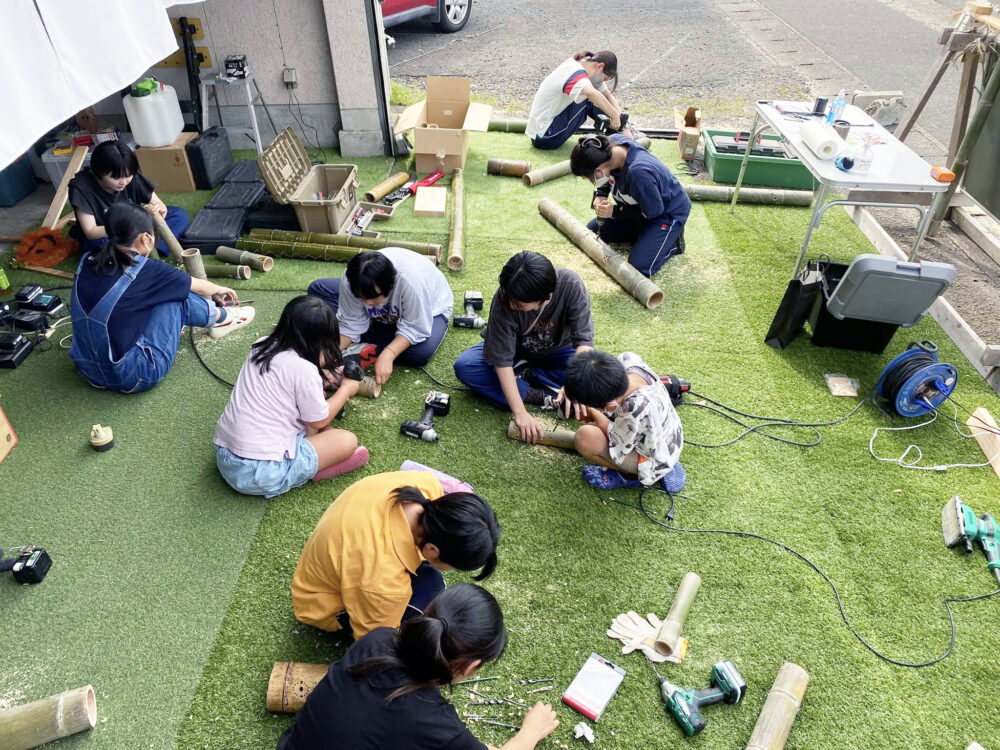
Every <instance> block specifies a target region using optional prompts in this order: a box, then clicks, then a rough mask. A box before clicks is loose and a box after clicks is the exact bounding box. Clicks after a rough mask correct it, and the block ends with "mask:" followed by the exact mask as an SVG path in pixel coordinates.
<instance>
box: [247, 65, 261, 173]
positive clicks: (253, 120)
mask: <svg viewBox="0 0 1000 750" xmlns="http://www.w3.org/2000/svg"><path fill="white" fill-rule="evenodd" d="M251 81H252V79H251V78H250V76H247V77H246V78H244V79H243V84H244V86H245V88H246V92H247V106H248V107H249V108H250V123H251V124H252V125H253V142H254V144H255V145H256V146H257V155H258V156H260V155H261V154H262V153H264V147H263V146H262V145H261V143H260V128H258V127H257V112H256V111H255V110H254V108H253V93H252V92H251V91H250V83H251Z"/></svg>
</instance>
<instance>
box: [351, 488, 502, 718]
mask: <svg viewBox="0 0 1000 750" xmlns="http://www.w3.org/2000/svg"><path fill="white" fill-rule="evenodd" d="M406 489H413V488H412V487H411V488H406ZM431 505H433V503H431ZM506 648H507V629H506V628H505V627H504V623H503V611H502V610H501V609H500V605H499V604H498V603H497V600H496V599H495V598H493V595H492V594H490V593H489V592H488V591H487V590H486V589H483V588H480V587H479V586H475V585H473V584H471V583H457V584H455V585H454V586H449V587H448V588H447V589H445V590H444V591H442V592H441V593H440V594H438V595H437V596H436V597H435V598H434V601H432V602H431V603H430V604H429V605H427V609H426V611H425V612H424V615H423V616H422V617H415V618H412V619H410V620H406V621H405V622H403V623H402V625H400V627H399V632H398V633H397V634H396V637H395V639H394V641H393V651H392V653H391V654H390V655H388V656H376V657H373V658H371V659H368V660H367V661H365V662H364V663H363V664H357V665H355V666H353V667H351V668H350V670H349V672H350V673H351V674H352V675H357V676H359V677H364V678H368V679H371V678H372V677H373V676H375V675H377V674H379V673H380V672H384V671H386V670H389V669H399V670H402V671H403V679H402V681H401V682H400V683H399V684H397V685H396V686H395V688H394V690H393V691H392V692H390V693H389V695H388V696H386V703H389V702H390V701H393V700H395V699H396V698H399V697H400V696H403V695H406V694H408V693H412V692H415V691H417V690H424V689H427V688H432V687H438V686H440V685H448V684H451V681H452V678H453V676H454V675H455V674H456V673H460V672H463V671H464V670H465V669H467V668H468V667H469V665H471V664H472V663H473V662H475V661H476V660H479V661H482V662H483V663H488V662H492V661H496V660H497V659H499V658H500V657H501V656H503V652H504V650H505V649H506Z"/></svg>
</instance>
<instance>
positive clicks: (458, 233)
mask: <svg viewBox="0 0 1000 750" xmlns="http://www.w3.org/2000/svg"><path fill="white" fill-rule="evenodd" d="M464 265H465V180H463V179H462V170H461V169H456V170H455V171H454V172H452V173H451V233H450V234H449V237H448V270H449V271H461V270H462V267H463V266H464Z"/></svg>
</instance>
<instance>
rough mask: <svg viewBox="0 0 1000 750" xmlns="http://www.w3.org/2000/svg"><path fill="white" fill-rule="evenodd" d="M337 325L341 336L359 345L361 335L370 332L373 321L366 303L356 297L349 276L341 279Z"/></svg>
mask: <svg viewBox="0 0 1000 750" xmlns="http://www.w3.org/2000/svg"><path fill="white" fill-rule="evenodd" d="M337 323H338V324H339V325H340V335H341V336H346V337H347V338H349V339H350V340H351V341H352V342H353V343H357V342H358V341H359V340H360V338H361V334H363V333H364V332H365V331H367V330H368V326H369V325H370V324H371V321H370V320H369V319H368V311H367V310H366V309H365V305H364V303H363V302H362V301H361V300H359V299H358V298H357V297H355V296H354V292H352V291H351V285H350V284H348V283H347V276H346V275H345V276H342V277H341V278H340V302H339V305H338V307H337Z"/></svg>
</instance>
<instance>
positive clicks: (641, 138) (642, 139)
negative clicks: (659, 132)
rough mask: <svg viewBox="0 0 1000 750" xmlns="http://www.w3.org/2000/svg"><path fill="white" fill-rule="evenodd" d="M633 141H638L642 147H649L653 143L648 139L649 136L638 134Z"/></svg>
mask: <svg viewBox="0 0 1000 750" xmlns="http://www.w3.org/2000/svg"><path fill="white" fill-rule="evenodd" d="M635 142H636V143H638V144H639V145H640V146H642V147H643V148H649V147H650V146H652V145H653V142H652V141H651V140H650V139H649V136H646V135H640V136H639V137H638V138H636V139H635Z"/></svg>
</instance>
